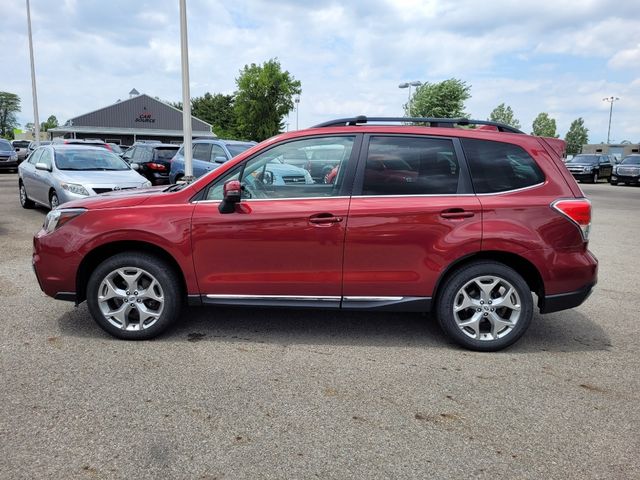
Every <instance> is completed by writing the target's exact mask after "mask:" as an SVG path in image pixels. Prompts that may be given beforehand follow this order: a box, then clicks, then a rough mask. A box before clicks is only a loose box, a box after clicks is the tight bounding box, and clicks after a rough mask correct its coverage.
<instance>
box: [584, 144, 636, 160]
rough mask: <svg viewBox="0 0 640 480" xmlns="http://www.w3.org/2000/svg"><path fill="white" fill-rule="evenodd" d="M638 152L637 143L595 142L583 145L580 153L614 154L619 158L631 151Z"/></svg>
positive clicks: (629, 153)
mask: <svg viewBox="0 0 640 480" xmlns="http://www.w3.org/2000/svg"><path fill="white" fill-rule="evenodd" d="M639 152H640V144H637V143H610V144H607V143H596V144H592V145H583V146H582V153H604V154H611V155H615V156H616V158H618V159H621V158H624V157H626V156H627V155H631V154H632V153H639Z"/></svg>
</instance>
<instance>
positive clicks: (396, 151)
mask: <svg viewBox="0 0 640 480" xmlns="http://www.w3.org/2000/svg"><path fill="white" fill-rule="evenodd" d="M459 178H460V167H459V165H458V158H457V157H456V154H455V150H454V147H453V142H452V141H451V140H448V139H437V138H418V137H371V139H370V141H369V151H368V154H367V163H366V165H365V171H364V181H363V185H362V194H363V195H436V194H439V195H454V194H456V193H457V191H458V181H459Z"/></svg>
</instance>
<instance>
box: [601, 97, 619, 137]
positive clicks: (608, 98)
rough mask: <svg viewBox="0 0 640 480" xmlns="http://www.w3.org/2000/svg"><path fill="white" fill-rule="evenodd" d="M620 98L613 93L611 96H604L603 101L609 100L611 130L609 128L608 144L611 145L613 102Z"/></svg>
mask: <svg viewBox="0 0 640 480" xmlns="http://www.w3.org/2000/svg"><path fill="white" fill-rule="evenodd" d="M618 100H620V98H619V97H614V96H613V95H612V96H610V97H606V98H603V99H602V101H603V102H609V103H610V106H609V130H607V145H609V138H610V137H611V116H612V115H613V104H614V103H615V102H616V101H618Z"/></svg>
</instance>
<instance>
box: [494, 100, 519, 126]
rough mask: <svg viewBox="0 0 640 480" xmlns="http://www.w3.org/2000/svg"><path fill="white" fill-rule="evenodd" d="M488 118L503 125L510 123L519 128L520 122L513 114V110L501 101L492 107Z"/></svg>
mask: <svg viewBox="0 0 640 480" xmlns="http://www.w3.org/2000/svg"><path fill="white" fill-rule="evenodd" d="M488 120H491V121H492V122H500V123H504V124H505V125H510V126H512V127H513V128H520V122H519V121H518V119H517V118H516V117H515V115H514V114H513V110H511V107H510V106H509V105H505V104H504V103H501V104H500V105H498V106H497V107H496V108H494V109H493V111H492V112H491V114H490V115H489V118H488Z"/></svg>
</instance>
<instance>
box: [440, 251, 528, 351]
mask: <svg viewBox="0 0 640 480" xmlns="http://www.w3.org/2000/svg"><path fill="white" fill-rule="evenodd" d="M482 277H494V278H497V279H501V280H502V282H504V283H498V286H497V287H496V288H498V289H499V290H500V289H502V288H503V285H507V284H510V286H512V287H513V288H514V290H515V293H516V294H517V297H518V298H519V302H520V303H519V305H520V311H519V317H518V318H517V321H515V323H514V325H513V327H502V328H503V330H502V333H501V332H497V334H496V335H495V338H486V337H488V336H492V333H491V332H487V331H486V330H491V325H492V324H491V322H489V317H487V316H488V315H497V316H499V317H498V318H502V317H501V316H502V315H503V314H506V313H507V312H508V311H509V310H512V312H514V311H515V310H513V309H510V308H504V307H503V308H496V309H491V307H490V306H489V304H490V303H491V302H484V301H483V302H481V303H483V305H477V306H473V307H471V308H468V309H466V310H463V311H461V312H460V313H458V314H457V315H458V316H461V315H462V314H470V313H467V312H469V311H470V312H472V316H473V317H475V315H476V313H477V314H478V315H484V317H482V316H481V317H480V320H479V323H478V328H477V330H474V327H472V326H471V327H464V328H463V327H462V326H459V325H458V321H457V320H456V314H454V302H456V301H460V299H463V298H464V297H463V296H462V292H461V290H462V288H463V287H464V286H465V285H468V284H470V283H471V285H472V286H471V287H469V288H473V286H474V285H475V284H474V283H473V282H474V281H475V280H476V279H478V278H482ZM504 297H506V295H504ZM469 298H471V297H469ZM478 298H480V297H478ZM510 298H512V297H510ZM494 300H497V299H495V298H494ZM474 301H475V299H474ZM478 301H479V300H478ZM484 309H486V310H487V311H485V310H484ZM436 316H437V318H438V322H439V323H440V326H441V327H442V329H443V330H444V332H445V334H446V335H447V336H448V337H449V338H450V339H451V340H453V341H454V342H456V343H457V344H459V345H461V346H463V347H465V348H468V349H470V350H477V351H482V352H493V351H497V350H502V349H503V348H506V347H508V346H510V345H512V344H513V343H514V342H516V341H517V340H518V339H519V338H520V337H521V336H522V335H523V334H524V333H525V332H526V331H527V328H529V325H530V323H531V318H532V317H533V297H532V295H531V290H530V288H529V286H528V285H527V283H526V282H525V281H524V279H523V278H522V276H520V274H518V272H516V271H515V270H513V269H512V268H510V267H507V266H506V265H504V264H502V263H498V262H493V261H478V262H474V263H471V264H469V265H466V266H464V267H461V268H460V269H459V270H457V271H456V272H454V273H453V274H452V275H451V276H449V277H448V278H447V280H446V281H445V283H444V285H443V287H442V290H441V292H440V294H439V295H438V299H437V302H436ZM485 317H487V318H485ZM491 318H495V317H491ZM496 323H497V324H498V325H501V324H500V323H499V322H496ZM472 335H473V336H475V337H484V338H472Z"/></svg>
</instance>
